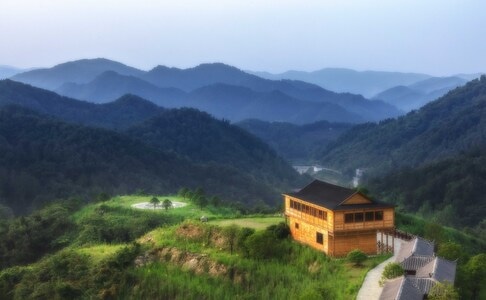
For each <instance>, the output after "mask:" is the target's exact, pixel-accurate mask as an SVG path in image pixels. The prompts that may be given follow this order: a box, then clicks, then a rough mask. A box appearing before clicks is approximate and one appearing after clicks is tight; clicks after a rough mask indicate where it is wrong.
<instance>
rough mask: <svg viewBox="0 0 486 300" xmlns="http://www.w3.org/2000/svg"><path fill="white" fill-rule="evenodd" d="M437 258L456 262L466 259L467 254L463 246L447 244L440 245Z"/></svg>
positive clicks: (452, 243)
mask: <svg viewBox="0 0 486 300" xmlns="http://www.w3.org/2000/svg"><path fill="white" fill-rule="evenodd" d="M437 256H440V257H443V258H445V259H448V260H456V259H461V261H463V258H464V257H465V253H464V251H463V249H462V247H461V245H459V244H456V243H454V242H446V243H442V244H440V245H439V251H437Z"/></svg>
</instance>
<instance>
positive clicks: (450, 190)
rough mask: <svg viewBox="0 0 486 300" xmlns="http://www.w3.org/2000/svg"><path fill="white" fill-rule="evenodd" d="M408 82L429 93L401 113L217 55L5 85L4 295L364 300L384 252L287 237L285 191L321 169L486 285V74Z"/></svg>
mask: <svg viewBox="0 0 486 300" xmlns="http://www.w3.org/2000/svg"><path fill="white" fill-rule="evenodd" d="M80 70H83V71H80ZM374 75H376V74H374ZM385 75H390V74H381V75H380V76H385ZM402 75H403V74H401V75H400V76H398V77H396V78H395V79H393V78H391V79H390V80H392V82H391V83H390V84H397V80H398V79H397V78H401V79H400V80H405V81H407V80H408V81H410V80H412V79H411V78H415V79H416V80H417V81H415V82H408V81H407V82H408V85H407V87H409V88H410V89H412V87H413V88H414V89H416V90H419V89H421V91H423V93H424V95H425V94H426V93H429V92H430V95H432V94H433V95H434V96H431V97H432V98H434V99H432V98H427V97H425V98H420V97H418V96H416V95H415V94H414V96H413V98H414V99H415V100H417V102H415V104H413V105H415V106H414V107H413V110H412V111H410V112H408V113H406V114H403V112H401V111H400V110H399V109H397V108H395V107H394V106H393V105H397V103H396V102H394V101H395V100H396V99H395V98H394V100H390V101H388V100H389V99H388V100H387V101H388V104H385V102H382V101H377V100H369V99H366V98H364V97H363V96H361V95H353V94H349V93H336V92H332V91H329V90H325V89H324V88H322V87H319V86H317V85H314V84H310V83H306V82H303V81H296V80H291V79H282V80H270V79H263V78H260V77H258V76H256V75H254V73H253V74H251V73H249V72H244V71H241V70H240V69H237V68H234V67H231V66H229V65H224V64H219V63H216V64H202V65H199V66H196V67H194V68H188V69H175V68H166V67H160V66H159V67H156V68H154V69H153V70H151V71H141V70H139V69H135V68H132V67H128V66H126V65H124V64H120V63H117V62H114V61H110V60H105V59H94V60H80V61H75V62H69V63H65V64H60V65H57V66H55V67H53V68H47V69H37V70H34V71H27V72H24V73H19V74H17V75H14V76H13V77H11V78H12V79H13V80H12V79H6V80H1V81H0V153H1V154H2V156H1V157H0V217H1V219H0V234H2V236H3V237H4V239H3V240H2V241H1V242H0V257H1V261H2V264H1V265H0V295H2V296H3V295H6V299H29V298H36V297H37V298H81V299H86V298H93V297H94V298H102V299H108V298H122V299H133V298H156V297H157V295H167V297H169V298H174V299H178V298H200V297H202V298H204V299H206V298H207V299H209V298H218V299H229V298H231V299H233V298H234V297H235V295H239V296H241V297H242V298H249V299H261V298H272V297H274V296H277V297H279V298H305V299H308V298H332V299H354V298H355V297H356V295H357V294H358V291H359V289H360V287H361V284H362V282H363V280H364V278H365V275H366V273H367V272H368V270H370V269H372V268H374V267H376V266H377V265H378V264H379V263H381V262H383V261H384V260H386V259H387V258H388V257H389V256H387V255H377V256H370V257H368V258H366V260H365V262H364V263H363V265H361V266H356V265H353V264H352V263H350V262H349V261H348V259H346V258H345V257H337V258H333V257H331V256H326V255H325V254H324V253H323V252H321V251H318V250H313V249H311V248H309V247H307V246H305V245H303V244H300V243H297V242H296V241H295V240H293V238H292V236H291V235H289V234H290V231H289V227H288V224H286V222H287V218H285V217H284V216H282V198H281V195H282V193H283V192H286V191H292V190H295V189H299V188H302V187H304V186H306V185H307V184H308V183H309V182H311V181H312V180H313V179H315V178H317V179H320V180H324V181H326V182H328V183H333V184H336V185H340V186H345V187H353V190H352V191H357V192H359V193H361V194H362V195H366V197H370V199H376V200H381V201H384V202H386V203H388V204H394V205H395V209H396V213H395V216H394V218H395V226H396V228H397V229H400V230H402V231H404V232H407V233H408V234H413V235H418V236H422V237H424V238H426V239H429V240H434V241H436V243H437V251H438V253H439V254H440V255H441V256H444V257H447V258H448V259H450V260H454V259H458V275H457V282H456V283H455V286H456V288H457V289H458V291H459V293H460V295H461V297H463V298H464V299H467V298H470V297H473V296H474V295H473V294H471V293H476V294H477V295H483V294H484V292H485V290H484V288H482V287H477V286H473V285H472V284H471V276H476V275H475V274H476V273H474V272H476V271H475V270H473V269H471V264H473V263H474V262H475V261H477V260H479V261H481V259H482V257H483V256H482V255H484V254H483V253H484V252H485V251H486V242H485V241H486V229H485V221H484V214H485V213H486V211H485V210H484V209H485V207H484V199H483V193H482V191H483V189H482V187H484V186H485V184H486V183H485V182H486V181H485V178H486V177H485V174H486V173H485V172H484V165H486V164H485V163H484V145H485V135H484V132H483V131H484V128H485V126H484V120H485V119H484V116H485V114H484V109H483V106H484V99H486V98H485V97H486V89H485V86H486V85H485V82H486V81H485V80H486V79H485V78H486V77H484V76H482V77H480V78H479V79H474V80H472V81H469V82H467V83H465V79H462V80H459V79H457V78H460V77H457V78H456V77H450V78H449V77H448V78H442V79H437V78H433V77H426V78H424V76H423V74H422V75H420V74H419V75H420V76H419V75H417V74H413V76H412V75H406V76H405V75H403V76H402ZM416 75H417V76H418V77H417V78H416ZM390 76H391V75H390ZM393 76H395V75H393ZM393 76H392V77H393ZM407 78H408V79H407ZM41 79H42V80H41ZM415 79H414V80H415ZM15 80H20V81H23V83H22V82H18V81H15ZM67 80H69V81H67ZM400 82H401V81H400ZM26 83H28V84H26ZM31 84H32V85H31ZM452 86H453V87H452ZM369 88H370V89H375V88H376V86H374V85H369ZM392 89H393V87H392ZM438 90H440V91H441V93H443V94H440V93H436V91H438ZM385 94H390V93H389V91H386V93H385ZM439 94H440V95H443V96H437V95H439ZM428 95H429V94H428ZM436 96H437V99H435V97H436ZM393 97H394V96H393ZM393 97H392V98H393ZM390 99H391V98H390ZM419 100H420V101H419ZM432 100H433V101H432ZM403 101H405V103H407V105H409V104H410V105H411V102H410V101H409V100H403ZM429 101H430V102H429ZM427 102H428V103H427ZM422 104H424V105H423V106H422ZM397 106H398V105H397ZM420 106H422V107H420ZM398 107H400V106H398ZM400 109H402V110H403V111H407V110H409V109H412V108H411V107H405V106H402V107H400ZM388 204H387V205H388ZM206 221H207V222H206ZM34 232H35V234H33V233H34ZM459 245H460V247H462V249H463V252H462V253H458V252H457V251H455V249H456V248H457V247H459ZM169 273H170V274H171V275H170V276H168V275H167V274H169ZM45 274H49V275H45ZM161 281H163V284H161V283H160V282H161ZM471 291H473V292H471ZM478 299H479V298H478Z"/></svg>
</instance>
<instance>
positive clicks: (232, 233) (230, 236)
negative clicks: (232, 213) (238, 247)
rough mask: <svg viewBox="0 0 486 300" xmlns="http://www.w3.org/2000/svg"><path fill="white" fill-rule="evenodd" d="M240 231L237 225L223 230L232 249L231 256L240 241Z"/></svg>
mask: <svg viewBox="0 0 486 300" xmlns="http://www.w3.org/2000/svg"><path fill="white" fill-rule="evenodd" d="M239 231H240V229H239V227H238V226H236V225H235V224H232V225H230V226H227V227H225V228H224V229H223V234H224V236H225V238H226V244H227V245H228V247H229V249H230V254H233V250H234V248H235V244H236V241H237V239H238V233H239Z"/></svg>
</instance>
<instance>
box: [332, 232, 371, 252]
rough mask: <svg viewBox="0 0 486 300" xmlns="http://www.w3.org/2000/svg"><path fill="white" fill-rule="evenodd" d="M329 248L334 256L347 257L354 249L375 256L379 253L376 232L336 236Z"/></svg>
mask: <svg viewBox="0 0 486 300" xmlns="http://www.w3.org/2000/svg"><path fill="white" fill-rule="evenodd" d="M329 248H331V253H332V255H333V256H346V255H347V254H348V253H349V252H350V251H352V250H354V249H360V250H361V251H363V252H364V253H366V254H370V255H374V254H376V252H377V245H376V230H371V231H361V232H354V233H351V232H349V233H346V234H343V235H334V237H333V238H332V239H331V244H330V245H329Z"/></svg>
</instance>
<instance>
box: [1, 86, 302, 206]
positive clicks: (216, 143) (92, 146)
mask: <svg viewBox="0 0 486 300" xmlns="http://www.w3.org/2000/svg"><path fill="white" fill-rule="evenodd" d="M0 109H3V110H2V111H1V112H0V115H1V116H2V118H0V129H2V130H3V131H0V153H1V154H2V155H0V156H1V157H2V158H3V159H2V160H0V182H10V183H6V184H9V185H10V184H11V186H10V188H8V189H1V188H0V193H1V192H2V191H3V193H4V194H0V199H6V201H7V202H8V203H7V204H8V205H9V206H11V207H13V208H15V210H16V211H19V210H22V208H24V209H25V208H29V207H32V206H39V205H40V204H41V203H43V202H45V201H47V200H50V199H55V198H57V197H67V196H75V195H79V196H83V197H90V196H92V195H93V193H96V191H98V192H99V191H102V190H106V191H109V192H113V193H126V192H134V191H135V189H139V188H142V189H147V190H148V191H151V192H175V191H177V188H180V187H182V186H186V185H187V186H189V187H192V188H196V187H197V186H201V187H203V188H205V189H206V190H207V191H208V192H209V193H211V194H215V195H219V196H220V197H223V198H224V199H227V200H228V201H241V202H242V203H244V204H246V205H251V204H252V203H253V204H254V203H256V202H258V201H264V202H267V203H270V204H274V203H275V202H276V201H278V199H279V197H278V190H280V189H286V188H287V189H288V188H290V187H294V186H299V185H301V184H302V183H303V182H302V180H304V179H303V178H301V177H300V176H299V175H298V174H297V173H296V172H295V171H294V170H293V169H292V168H291V167H290V166H289V165H288V164H287V163H286V162H285V161H284V160H283V159H282V158H280V157H279V156H277V154H276V153H275V151H273V150H272V149H271V148H270V147H269V146H267V145H266V144H264V143H263V142H262V141H260V140H259V139H258V138H256V137H254V136H252V135H251V134H249V133H247V132H245V131H243V130H242V129H240V128H239V127H237V126H235V125H231V124H229V123H228V122H226V121H220V120H216V119H214V118H212V117H210V116H209V115H208V114H206V113H203V112H200V111H197V110H194V109H177V110H176V109H172V110H167V109H164V108H160V107H158V106H156V105H154V104H153V103H151V102H149V101H147V100H144V99H141V98H139V97H137V96H131V95H125V96H123V97H121V98H120V99H118V100H116V101H114V102H111V103H104V104H94V103H89V102H84V101H79V100H74V99H70V98H67V97H62V96H59V95H57V94H55V93H53V92H50V91H46V90H43V89H39V88H35V87H32V86H29V85H25V84H22V83H19V82H15V81H11V80H3V81H0ZM34 111H35V112H34ZM47 115H49V116H47ZM5 116H10V117H9V118H6V117H5ZM53 117H55V118H56V119H53ZM60 120H62V121H60ZM2 122H3V123H2ZM67 123H70V124H67ZM2 126H3V127H2ZM95 127H102V128H103V129H97V128H95ZM115 131H116V132H115ZM1 146H3V148H2V147H1ZM113 148H116V149H113ZM34 153H35V154H34ZM68 153H71V157H70V158H69V157H67V155H68ZM40 171H42V172H44V173H38V172H40ZM56 174H57V175H56ZM24 175H25V176H26V177H25V178H24V177H22V176H24ZM73 176H74V177H73ZM76 176H78V177H76ZM7 177H8V178H10V179H8V180H7ZM148 177H150V178H148ZM223 177H224V178H223ZM2 178H3V179H4V180H3V179H2ZM13 181H15V184H14V182H13ZM26 182H27V183H26ZM23 183H25V184H27V185H29V186H32V188H31V189H29V191H31V192H32V193H34V194H30V193H31V192H29V193H27V194H26V193H24V194H22V193H23V192H22V189H25V185H22V184H23ZM49 197H51V198H50V199H49ZM15 199H20V200H18V201H19V202H18V203H17V202H12V201H14V200H15ZM15 201H17V200H15ZM33 201H34V202H33ZM36 201H37V202H36Z"/></svg>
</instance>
